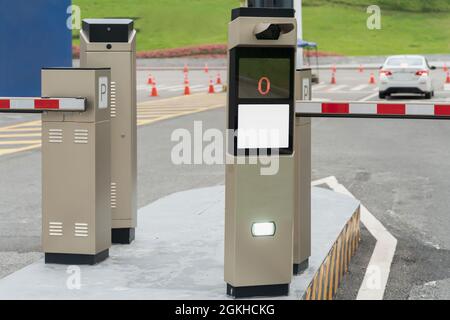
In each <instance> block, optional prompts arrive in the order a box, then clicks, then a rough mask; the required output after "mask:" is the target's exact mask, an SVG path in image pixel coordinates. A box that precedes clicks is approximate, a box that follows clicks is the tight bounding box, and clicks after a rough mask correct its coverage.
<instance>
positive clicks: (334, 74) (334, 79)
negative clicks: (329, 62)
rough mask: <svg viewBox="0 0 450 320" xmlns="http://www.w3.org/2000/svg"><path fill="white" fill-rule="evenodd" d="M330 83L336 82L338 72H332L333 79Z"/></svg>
mask: <svg viewBox="0 0 450 320" xmlns="http://www.w3.org/2000/svg"><path fill="white" fill-rule="evenodd" d="M330 83H331V84H336V73H334V72H333V73H332V74H331V81H330Z"/></svg>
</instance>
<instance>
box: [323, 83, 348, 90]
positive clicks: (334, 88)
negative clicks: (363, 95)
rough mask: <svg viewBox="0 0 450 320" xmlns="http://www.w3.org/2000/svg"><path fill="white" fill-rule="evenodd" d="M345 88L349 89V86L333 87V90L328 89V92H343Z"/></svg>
mask: <svg viewBox="0 0 450 320" xmlns="http://www.w3.org/2000/svg"><path fill="white" fill-rule="evenodd" d="M344 88H347V85H346V84H341V85H338V86H336V87H333V88H331V89H328V90H327V92H336V91H341V90H342V89H344Z"/></svg>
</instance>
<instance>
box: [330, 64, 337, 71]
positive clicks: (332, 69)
mask: <svg viewBox="0 0 450 320" xmlns="http://www.w3.org/2000/svg"><path fill="white" fill-rule="evenodd" d="M331 72H333V73H336V65H335V64H333V66H332V67H331Z"/></svg>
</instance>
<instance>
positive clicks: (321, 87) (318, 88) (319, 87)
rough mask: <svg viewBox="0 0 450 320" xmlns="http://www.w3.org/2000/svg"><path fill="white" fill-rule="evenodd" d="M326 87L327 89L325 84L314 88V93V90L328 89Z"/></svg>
mask: <svg viewBox="0 0 450 320" xmlns="http://www.w3.org/2000/svg"><path fill="white" fill-rule="evenodd" d="M326 87H327V85H326V84H325V83H321V84H318V85H316V86H313V87H312V88H313V91H314V90H320V89H323V88H326Z"/></svg>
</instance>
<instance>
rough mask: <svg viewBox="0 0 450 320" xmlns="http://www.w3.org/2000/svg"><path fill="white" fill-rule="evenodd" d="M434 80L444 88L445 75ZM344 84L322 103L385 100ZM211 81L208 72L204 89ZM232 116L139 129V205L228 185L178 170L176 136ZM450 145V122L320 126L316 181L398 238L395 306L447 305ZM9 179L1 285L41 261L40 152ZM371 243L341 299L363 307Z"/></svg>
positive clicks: (362, 81) (2, 167)
mask: <svg viewBox="0 0 450 320" xmlns="http://www.w3.org/2000/svg"><path fill="white" fill-rule="evenodd" d="M172 72H176V71H172ZM178 73H179V71H178ZM435 75H436V79H439V80H437V81H438V84H437V85H438V87H439V86H440V85H442V82H443V78H444V75H443V73H442V72H440V73H439V72H436V74H435ZM158 77H159V78H163V77H161V76H158ZM329 77H330V74H329V72H324V73H323V74H321V78H322V79H324V81H325V80H326V82H328V81H329ZM337 77H338V78H337V80H338V84H337V85H334V86H332V85H329V84H328V83H323V84H321V85H319V86H316V87H315V88H314V94H313V97H314V99H328V100H354V101H357V100H364V99H365V100H377V97H376V94H377V89H376V86H369V85H367V86H364V85H366V84H368V79H369V74H368V72H365V73H363V74H360V73H358V72H357V71H338V74H337ZM142 78H145V77H144V76H142ZM168 78H170V79H172V81H173V82H171V83H175V82H178V81H179V80H178V77H176V79H173V78H174V77H171V76H169V77H168ZM181 78H182V76H181ZM203 78H204V75H203V74H201V73H200V74H199V78H198V79H199V81H200V79H203ZM162 80H163V79H162ZM201 81H203V80H201ZM439 82H440V84H439ZM140 84H141V85H142V80H141V81H140ZM173 85H175V84H173ZM338 86H340V87H338ZM356 88H358V89H356ZM403 98H406V97H402V99H403ZM141 99H143V98H141ZM396 99H400V98H396ZM408 99H410V98H409V97H408ZM434 101H450V92H446V91H444V90H437V91H436V97H435V98H434ZM224 117H225V113H224V109H217V110H213V111H208V112H203V113H198V114H193V115H188V116H184V117H180V118H175V119H170V120H166V121H162V122H158V123H154V124H151V125H148V126H144V127H141V128H140V129H139V145H138V146H139V149H138V150H139V182H138V183H139V206H143V205H146V204H148V203H150V202H152V201H154V200H156V199H158V198H160V197H162V196H164V195H168V194H171V193H173V192H177V191H182V190H187V189H191V188H198V187H206V186H212V185H218V184H223V183H224V176H223V174H224V168H223V166H220V165H218V166H205V165H189V166H176V165H173V164H172V162H171V161H170V151H171V149H172V147H173V145H174V143H173V142H171V141H170V135H171V133H172V132H173V130H175V129H177V128H187V129H189V130H190V131H192V128H193V121H196V120H197V121H200V120H201V121H203V126H204V128H219V129H222V130H223V128H224V123H225V118H224ZM449 136H450V122H448V121H432V120H408V121H405V120H376V119H371V120H369V119H367V120H361V119H351V120H350V119H323V118H322V119H314V120H313V141H312V143H313V178H314V179H318V178H324V177H327V176H330V175H334V176H336V177H337V179H338V180H339V181H340V182H341V183H342V184H344V185H345V186H346V187H347V188H348V189H349V190H350V191H351V192H352V193H353V194H354V195H355V196H356V197H357V198H359V199H360V200H361V201H362V202H363V203H364V204H365V205H366V207H367V208H368V209H369V210H370V211H371V212H372V214H374V215H375V216H376V217H377V218H378V219H379V220H380V221H381V222H382V223H383V224H384V225H385V226H386V228H387V229H388V230H389V231H390V232H391V233H392V234H393V235H394V236H395V237H396V238H397V239H398V247H397V252H396V255H395V257H394V261H393V265H392V270H391V274H390V278H389V281H388V286H387V289H386V294H385V298H386V299H427V298H445V294H446V293H448V292H449V291H450V288H449V282H450V251H449V250H450V235H449V233H448V230H449V229H450V219H449V214H450V212H449V211H450V210H449V208H450V197H449V191H448V190H450V173H449V172H450V170H449V169H450V164H449V162H448V161H447V159H449V158H450V143H448V137H449ZM155 137H158V138H157V139H155ZM0 176H1V177H2V179H1V180H0V199H1V203H2V206H1V207H0V270H1V271H0V277H2V276H4V275H6V274H7V273H9V272H13V271H14V270H17V269H18V268H20V267H21V266H23V265H26V264H27V263H30V262H31V261H34V260H35V259H36V258H37V257H39V256H40V254H39V253H37V252H39V250H40V230H41V226H40V221H41V210H40V206H41V200H40V198H41V191H40V150H34V151H30V152H25V153H20V154H15V155H10V156H3V157H0ZM362 241H363V244H362V246H361V248H360V250H359V252H358V256H357V258H356V259H354V260H353V262H352V265H351V266H350V271H351V272H350V274H349V275H348V276H347V277H346V278H345V282H344V284H343V287H342V288H343V289H342V291H341V292H340V293H339V296H338V297H339V298H340V299H353V298H355V297H356V293H357V290H358V288H359V286H360V284H361V279H362V276H363V273H364V271H365V269H364V267H365V265H366V264H367V261H368V259H369V258H370V254H371V250H373V244H374V240H373V239H372V238H371V236H370V234H369V233H368V232H363V239H362Z"/></svg>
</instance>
